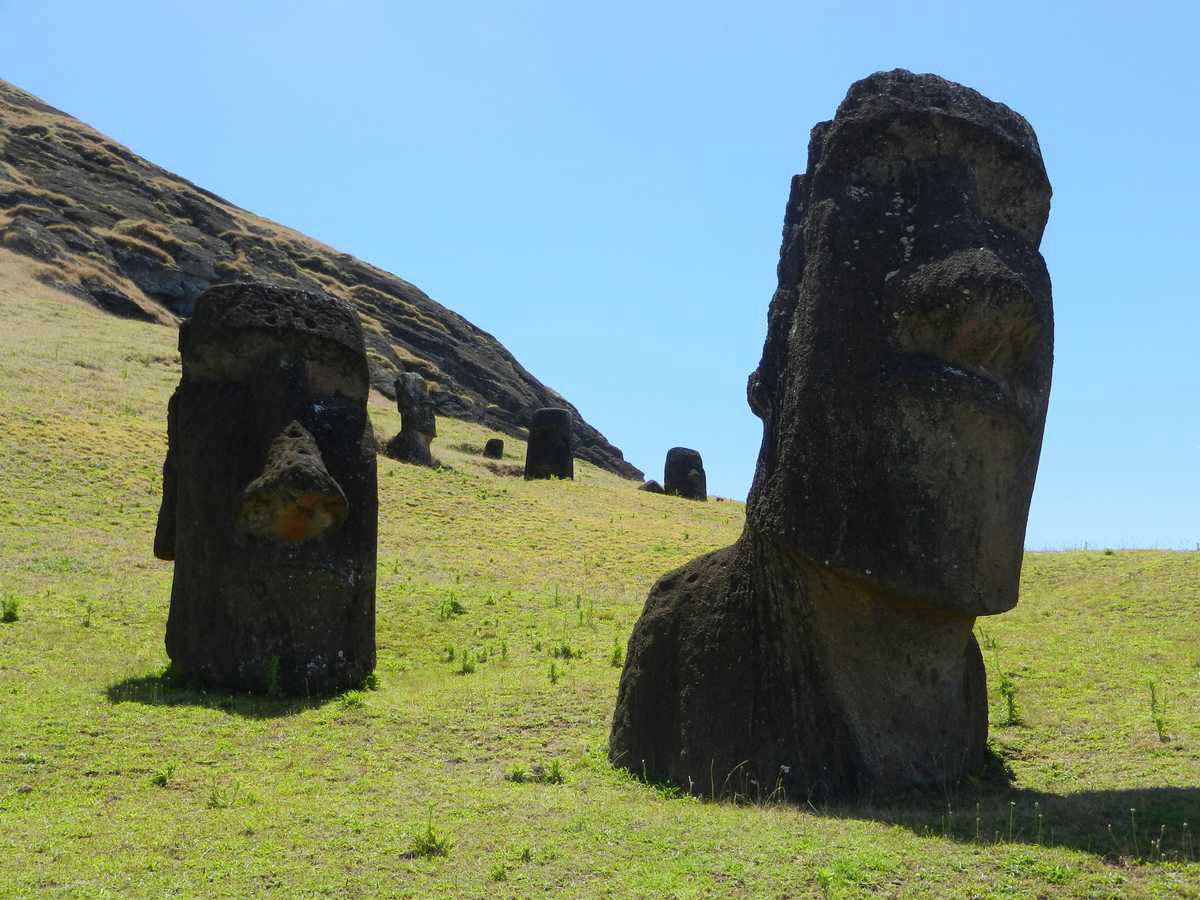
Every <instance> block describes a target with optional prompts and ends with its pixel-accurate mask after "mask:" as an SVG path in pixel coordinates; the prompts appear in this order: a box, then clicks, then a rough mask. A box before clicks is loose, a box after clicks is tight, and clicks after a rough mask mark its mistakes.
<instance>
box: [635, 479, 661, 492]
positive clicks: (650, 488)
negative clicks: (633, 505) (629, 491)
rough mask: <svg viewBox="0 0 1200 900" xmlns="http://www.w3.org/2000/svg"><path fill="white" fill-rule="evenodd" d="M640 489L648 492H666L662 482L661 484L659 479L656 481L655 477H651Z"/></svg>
mask: <svg viewBox="0 0 1200 900" xmlns="http://www.w3.org/2000/svg"><path fill="white" fill-rule="evenodd" d="M638 490H639V491H645V492H646V493H648V494H662V493H665V492H664V491H663V486H662V485H661V484H659V483H658V482H657V481H655V480H654V479H653V478H651V479H650V480H649V481H647V482H645V483H644V484H643V485H642V486H641V487H639V488H638Z"/></svg>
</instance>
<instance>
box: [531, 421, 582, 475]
mask: <svg viewBox="0 0 1200 900" xmlns="http://www.w3.org/2000/svg"><path fill="white" fill-rule="evenodd" d="M573 449H574V448H573V446H572V443H571V411H570V410H569V409H559V408H547V409H539V410H538V411H537V412H535V413H534V414H533V422H532V423H531V424H530V426H529V442H528V444H526V446H525V480H526V481H529V480H532V479H535V478H574V477H575V459H574V456H573V453H572V451H573Z"/></svg>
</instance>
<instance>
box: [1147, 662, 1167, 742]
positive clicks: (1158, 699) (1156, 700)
mask: <svg viewBox="0 0 1200 900" xmlns="http://www.w3.org/2000/svg"><path fill="white" fill-rule="evenodd" d="M1147 685H1148V686H1149V688H1150V720H1151V721H1152V722H1153V723H1154V730H1155V731H1156V732H1157V733H1158V739H1159V740H1160V741H1162V742H1163V743H1164V744H1165V743H1166V742H1167V741H1169V740H1170V739H1171V735H1170V734H1169V733H1168V731H1167V700H1166V698H1165V697H1163V696H1162V694H1161V693H1160V692H1159V689H1158V684H1157V683H1156V682H1155V681H1154V679H1153V678H1152V679H1150V681H1148V682H1147Z"/></svg>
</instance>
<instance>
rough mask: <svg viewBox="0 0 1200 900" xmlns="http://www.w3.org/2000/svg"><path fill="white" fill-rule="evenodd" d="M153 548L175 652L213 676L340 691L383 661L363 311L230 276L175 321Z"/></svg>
mask: <svg viewBox="0 0 1200 900" xmlns="http://www.w3.org/2000/svg"><path fill="white" fill-rule="evenodd" d="M179 352H180V354H181V356H182V359H183V377H182V379H181V381H180V383H179V387H178V388H176V390H175V394H174V396H172V397H171V401H170V404H169V406H168V412H167V457H166V461H165V462H164V464H163V500H162V508H161V509H160V511H159V515H158V528H157V531H156V533H155V536H154V554H155V556H157V557H158V558H159V559H165V560H174V561H175V575H174V581H173V583H172V587H171V608H170V613H169V615H168V617H167V638H166V643H167V655H168V656H169V657H170V658H171V663H172V666H173V667H174V668H175V669H176V670H177V671H179V672H180V673H181V674H183V675H185V676H187V677H190V678H193V679H195V680H196V681H198V682H200V683H203V684H207V685H210V686H212V687H216V688H221V689H225V690H247V691H260V692H266V693H273V694H274V693H282V694H289V695H307V694H318V693H326V692H329V691H337V690H342V689H345V688H348V687H351V686H353V685H357V684H359V683H361V682H362V680H363V679H364V678H365V677H366V676H367V675H368V674H369V673H370V672H371V671H372V669H374V668H375V546H376V513H377V509H378V499H377V495H376V483H375V440H374V437H373V432H372V430H371V423H370V420H369V419H368V418H367V393H368V389H369V382H368V378H367V358H366V352H365V350H364V348H363V336H362V330H361V328H360V326H359V322H358V317H357V316H356V315H355V313H354V310H353V309H352V308H351V307H350V306H349V305H348V304H346V303H344V302H342V301H340V300H334V299H331V298H329V297H325V296H322V295H318V294H311V293H307V292H304V291H299V290H293V289H285V288H281V287H276V286H272V285H262V284H236V285H221V286H218V287H214V288H211V289H210V290H208V291H206V292H205V293H204V294H203V295H201V296H200V298H199V299H198V300H197V301H196V306H195V315H194V316H193V317H192V318H191V319H190V320H188V321H186V322H184V324H183V326H182V327H181V328H180V332H179Z"/></svg>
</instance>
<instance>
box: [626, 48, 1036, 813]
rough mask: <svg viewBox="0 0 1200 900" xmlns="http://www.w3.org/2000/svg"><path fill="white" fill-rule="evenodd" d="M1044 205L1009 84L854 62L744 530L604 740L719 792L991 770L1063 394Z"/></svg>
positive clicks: (660, 643)
mask: <svg viewBox="0 0 1200 900" xmlns="http://www.w3.org/2000/svg"><path fill="white" fill-rule="evenodd" d="M1049 204H1050V185H1049V182H1048V180H1047V178H1046V173H1045V169H1044V167H1043V164H1042V159H1041V154H1040V151H1039V149H1038V144H1037V139H1036V137H1035V136H1034V133H1033V130H1032V128H1031V127H1030V126H1029V124H1028V123H1027V122H1026V121H1025V120H1024V119H1023V118H1021V117H1020V116H1019V115H1017V114H1016V113H1014V112H1013V111H1012V110H1010V109H1009V108H1008V107H1006V106H1003V105H1001V104H998V103H994V102H992V101H990V100H988V99H986V98H985V97H983V96H981V95H980V94H978V93H976V92H975V91H972V90H970V89H968V88H965V87H963V86H961V85H957V84H954V83H951V82H948V81H945V80H943V79H941V78H938V77H936V76H932V75H913V74H912V73H909V72H904V71H899V70H897V71H893V72H884V73H877V74H875V75H872V76H871V77H869V78H867V79H864V80H863V81H860V82H857V83H856V84H854V85H853V86H852V87H851V88H850V91H849V93H848V94H847V96H846V99H845V100H844V101H843V103H842V104H841V106H840V107H839V108H838V112H837V115H836V117H835V118H834V120H833V121H832V122H824V123H821V124H819V125H817V126H816V128H814V129H813V133H812V141H811V143H810V146H809V160H808V168H807V171H806V172H805V174H804V175H803V176H797V177H796V178H795V179H793V182H792V190H791V196H790V198H789V201H788V205H787V211H786V214H785V219H784V239H783V246H782V249H781V252H780V263H779V270H778V275H779V287H778V289H777V291H776V292H775V295H774V297H773V298H772V300H771V305H770V310H769V313H768V329H767V338H766V341H765V344H764V347H763V356H762V361H761V362H760V364H759V366H758V368H757V370H756V371H755V372H754V373H753V375H752V376H751V377H750V381H749V386H748V399H749V402H750V406H751V408H752V409H753V410H754V411H755V413H756V414H757V415H758V416H759V417H760V418H761V419H762V420H763V442H762V447H761V450H760V452H759V458H758V467H757V470H756V473H755V478H754V483H753V486H752V487H751V491H750V496H749V498H748V501H747V514H746V526H745V530H744V531H743V534H742V536H741V538H740V539H739V541H738V542H737V543H736V544H735V545H734V546H732V547H729V548H726V549H724V550H719V551H717V552H715V553H711V554H709V555H707V556H704V557H701V558H699V559H697V560H694V561H692V562H691V563H689V564H688V565H686V566H684V567H683V568H682V569H679V570H677V571H675V572H672V573H670V574H668V575H666V576H664V577H663V578H662V579H661V580H660V581H659V582H658V584H656V585H655V587H654V588H653V590H652V591H651V593H650V597H649V599H648V600H647V603H646V608H645V611H644V613H643V615H642V618H641V619H640V621H639V622H638V624H637V625H636V627H635V629H634V632H633V635H632V637H631V638H630V641H629V649H628V653H627V657H626V666H625V671H624V673H623V674H622V678H621V685H620V689H619V695H618V700H617V707H616V711H615V713H614V717H613V727H612V734H611V738H610V756H611V758H612V760H613V761H614V762H615V763H617V764H621V765H625V766H628V767H629V768H631V769H632V770H633V771H634V772H637V773H642V772H645V773H646V774H647V775H648V776H650V777H651V778H667V779H671V780H673V781H675V782H676V783H678V784H681V785H683V786H685V787H690V788H691V789H693V790H695V791H696V792H697V793H703V794H706V795H707V794H709V793H710V792H712V793H715V794H717V795H721V794H722V793H725V792H728V791H730V790H751V791H753V790H754V787H753V785H755V784H757V786H758V787H759V788H760V789H761V790H762V791H763V792H764V793H765V792H767V791H769V790H772V789H773V788H774V787H775V786H777V785H778V786H780V787H782V788H783V789H784V790H785V791H786V792H787V795H788V796H789V797H791V798H793V799H797V800H799V799H806V798H809V797H813V796H853V795H861V794H869V793H873V792H888V791H892V790H897V789H907V788H912V787H924V786H931V785H945V784H947V783H950V782H953V781H954V780H956V779H958V778H959V777H960V776H961V775H962V774H963V773H964V772H966V771H968V770H970V769H971V768H973V767H975V766H977V765H978V764H979V763H980V762H981V760H982V756H983V752H984V748H985V744H986V739H987V695H986V687H985V675H984V669H983V662H982V659H981V656H980V652H979V647H978V646H977V644H976V642H975V639H974V637H973V635H972V626H973V624H974V621H975V617H976V616H978V615H987V614H992V613H998V612H1003V611H1004V610H1007V609H1010V608H1011V607H1012V606H1013V605H1014V604H1015V603H1016V601H1017V587H1018V578H1019V575H1020V566H1021V555H1022V547H1023V541H1024V534H1025V523H1026V517H1027V514H1028V508H1029V500H1030V495H1031V493H1032V490H1033V481H1034V476H1035V474H1036V469H1037V462H1038V457H1039V454H1040V450H1041V440H1042V430H1043V426H1044V422H1045V414H1046V405H1047V401H1048V398H1049V391H1050V375H1051V365H1052V354H1053V350H1052V347H1053V316H1052V309H1051V297H1050V279H1049V276H1048V274H1047V272H1046V267H1045V263H1044V261H1043V259H1042V257H1041V255H1040V253H1039V252H1038V245H1039V243H1040V240H1041V235H1042V230H1043V228H1044V226H1045V224H1046V218H1047V216H1048V213H1049Z"/></svg>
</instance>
